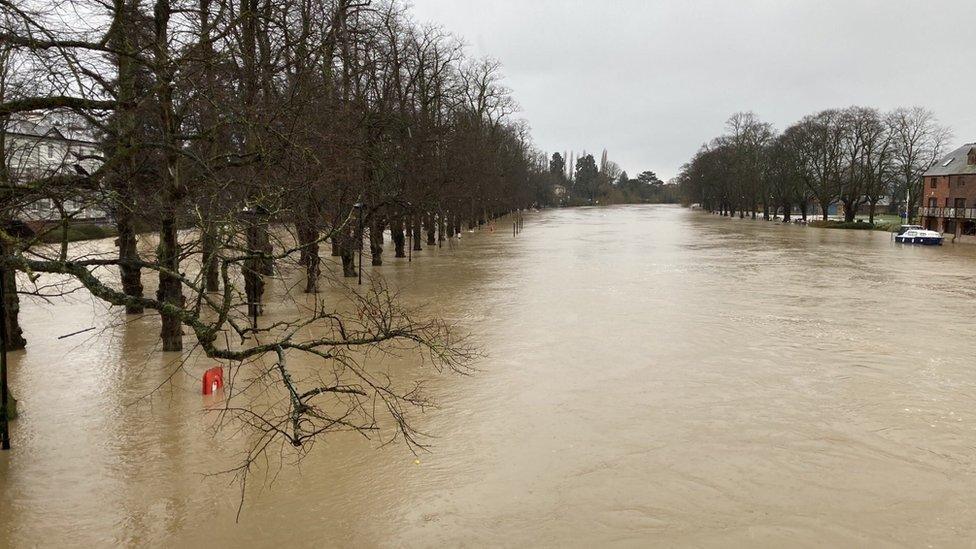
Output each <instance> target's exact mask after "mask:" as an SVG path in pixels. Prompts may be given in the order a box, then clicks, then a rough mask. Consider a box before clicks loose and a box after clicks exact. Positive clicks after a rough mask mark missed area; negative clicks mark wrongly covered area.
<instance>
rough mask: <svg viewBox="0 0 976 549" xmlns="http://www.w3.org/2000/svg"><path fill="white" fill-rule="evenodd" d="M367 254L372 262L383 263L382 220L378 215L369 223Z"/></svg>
mask: <svg viewBox="0 0 976 549" xmlns="http://www.w3.org/2000/svg"><path fill="white" fill-rule="evenodd" d="M369 254H370V257H371V260H372V264H373V265H376V266H379V265H382V264H383V220H382V219H380V218H379V217H376V218H374V219H373V221H372V222H371V223H370V224H369Z"/></svg>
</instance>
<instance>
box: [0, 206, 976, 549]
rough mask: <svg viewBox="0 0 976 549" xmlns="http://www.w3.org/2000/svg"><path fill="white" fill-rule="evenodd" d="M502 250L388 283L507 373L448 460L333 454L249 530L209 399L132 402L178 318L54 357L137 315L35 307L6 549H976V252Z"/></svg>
mask: <svg viewBox="0 0 976 549" xmlns="http://www.w3.org/2000/svg"><path fill="white" fill-rule="evenodd" d="M500 226H501V227H502V229H500V230H498V231H496V232H491V233H490V232H487V231H481V232H477V233H474V234H468V233H465V235H464V238H463V240H462V242H461V243H460V245H458V246H455V247H453V248H449V247H447V246H445V247H444V248H441V249H439V250H438V249H431V250H427V249H425V250H424V251H422V252H419V253H417V255H416V257H415V258H414V261H413V263H411V264H409V265H408V264H407V263H406V261H405V260H393V259H392V257H388V258H387V265H386V266H383V267H381V268H380V270H381V272H382V274H383V275H384V276H385V277H386V278H387V279H388V280H389V281H390V282H391V283H392V284H394V285H396V286H398V287H400V288H401V289H402V291H403V293H404V297H405V299H406V300H407V301H408V302H410V303H414V304H421V303H427V304H429V306H430V308H431V309H433V310H434V311H435V312H436V314H438V315H441V316H443V317H445V318H448V319H450V320H453V321H455V322H457V323H459V324H460V325H461V326H462V327H463V329H464V330H465V331H467V332H469V333H470V334H472V337H473V339H474V341H475V342H476V343H477V345H478V346H479V347H480V348H481V349H482V350H483V351H484V352H485V353H486V354H487V358H486V359H485V360H483V361H481V362H480V363H479V364H478V368H479V371H478V372H477V373H476V374H475V375H473V376H470V377H464V376H458V375H453V374H443V375H437V376H434V380H433V382H434V384H433V386H432V388H431V391H432V393H433V395H432V396H433V397H434V399H435V400H436V402H437V403H438V405H439V407H438V408H437V409H429V410H427V411H426V412H425V413H423V414H421V415H419V416H417V417H416V418H415V425H416V426H417V427H418V428H419V429H420V430H421V431H423V432H426V433H428V434H429V435H430V436H431V438H429V439H427V442H429V443H430V444H431V448H430V450H431V451H430V453H421V454H420V455H419V456H418V457H417V458H415V456H414V455H413V454H411V453H410V452H409V451H408V450H407V448H406V447H405V446H404V445H402V444H393V445H388V446H383V447H378V443H377V442H376V441H368V440H364V439H362V438H361V437H357V436H353V435H349V436H345V435H342V434H340V435H336V436H333V437H331V438H328V439H326V440H324V441H322V442H320V443H318V444H317V445H316V446H315V448H314V450H313V451H312V453H311V454H310V455H309V456H308V457H306V458H305V459H304V460H303V461H301V463H300V464H299V465H297V466H292V465H290V464H289V463H285V464H284V466H283V467H281V468H280V469H279V468H277V467H276V468H274V469H273V470H271V471H263V472H258V473H257V474H254V475H252V477H251V479H250V480H249V484H248V487H247V491H246V498H245V504H244V508H243V511H242V513H241V516H240V521H239V522H235V517H236V514H237V506H238V503H239V502H240V485H239V484H237V483H235V482H234V481H233V479H231V478H229V477H226V476H217V477H209V476H206V475H207V473H213V472H215V471H219V470H221V469H224V468H227V467H229V466H232V465H235V464H234V463H232V462H230V461H228V459H231V460H232V459H233V458H229V457H228V449H227V448H226V447H225V445H227V444H231V443H232V440H231V442H227V440H228V437H224V436H220V435H218V436H215V435H214V433H213V432H212V431H211V430H210V429H209V426H210V422H209V421H208V418H207V414H205V412H204V411H203V403H202V401H201V396H200V395H199V394H198V391H199V385H198V384H199V379H198V377H192V378H191V377H190V375H189V374H186V375H183V374H178V375H176V376H174V378H173V381H172V382H171V383H169V384H166V385H165V386H164V388H163V389H162V390H161V391H160V392H158V393H157V394H156V395H155V396H154V397H152V398H150V399H144V400H139V397H140V396H142V395H144V394H146V393H147V392H149V391H151V390H152V388H153V387H155V386H157V385H159V384H161V383H164V382H165V381H166V380H167V378H168V377H169V376H170V375H171V374H173V371H174V368H173V366H172V364H171V361H172V356H166V355H162V354H159V353H151V352H150V351H151V349H152V347H153V345H154V344H155V342H156V334H157V330H158V328H157V324H156V321H155V319H153V318H144V319H140V320H138V321H134V322H132V323H131V324H130V325H129V326H127V327H126V328H125V329H124V330H123V329H113V330H108V331H105V332H101V333H99V335H97V336H89V335H82V336H74V337H71V338H67V339H64V340H58V339H57V336H59V335H63V334H66V333H69V332H73V331H76V330H79V329H83V328H87V327H89V326H92V325H97V326H103V325H108V324H111V323H112V322H113V321H115V320H117V319H118V314H117V313H116V312H107V311H105V309H104V308H103V307H101V306H99V305H97V304H93V303H92V302H91V301H90V300H86V299H84V297H77V296H76V297H75V299H74V300H73V301H72V303H71V304H69V305H58V306H41V305H39V304H25V305H24V307H23V309H24V310H23V313H22V314H23V323H24V328H25V333H26V335H27V337H28V340H29V345H30V347H29V349H28V351H27V352H19V353H14V354H12V360H11V371H12V375H11V384H12V386H13V390H14V393H15V394H16V395H17V397H18V398H19V399H20V402H21V407H22V416H21V418H20V419H19V420H17V421H16V422H15V423H14V424H13V429H14V433H13V434H14V437H13V443H14V446H15V450H14V451H13V452H10V453H7V454H4V455H0V546H2V547H8V546H9V547H33V546H86V547H94V546H106V545H111V544H128V545H167V546H173V547H178V546H180V547H183V546H213V544H224V545H228V546H237V547H249V546H254V547H259V546H265V547H267V546H272V545H284V544H289V545H291V546H360V547H361V546H401V545H405V546H445V545H446V546H457V545H468V546H485V545H491V546H567V545H568V546H597V545H602V544H605V543H615V544H620V545H634V546H637V545H682V546H683V545H697V546H723V547H724V546H730V545H731V546H783V545H790V546H823V545H840V546H852V547H853V546H861V547H863V546H877V545H883V546H911V547H918V546H937V547H972V546H973V544H974V541H973V540H974V539H976V344H974V338H973V334H974V333H976V246H965V245H950V244H947V245H946V246H943V247H941V248H922V247H910V246H902V245H896V244H894V243H892V242H891V241H890V238H889V235H887V234H885V233H876V232H861V231H840V230H823V229H812V228H803V227H795V226H786V227H784V226H781V225H779V224H775V223H765V222H762V221H750V220H730V219H726V218H721V217H717V216H710V215H707V214H702V213H698V212H692V211H688V210H683V209H680V208H676V207H665V206H629V207H612V208H583V209H564V210H553V211H545V212H542V213H538V214H531V215H528V216H527V217H526V224H525V231H524V232H523V233H522V234H521V235H520V236H519V237H518V238H513V237H512V234H511V232H510V230H509V231H506V230H504V227H505V226H506V225H505V223H504V222H502V223H500ZM508 227H509V229H510V227H511V225H508ZM390 255H391V256H392V253H391V254H390ZM193 371H196V370H193ZM418 458H419V459H418ZM415 459H418V461H419V463H418V462H417V461H415Z"/></svg>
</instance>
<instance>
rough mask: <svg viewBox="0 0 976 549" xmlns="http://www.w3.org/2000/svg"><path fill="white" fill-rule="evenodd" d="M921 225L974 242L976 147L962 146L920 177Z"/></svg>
mask: <svg viewBox="0 0 976 549" xmlns="http://www.w3.org/2000/svg"><path fill="white" fill-rule="evenodd" d="M922 184H923V190H922V193H923V194H922V207H921V208H920V209H919V216H920V218H921V224H922V225H923V226H925V228H927V229H929V230H932V231H939V232H942V233H948V234H949V235H952V236H953V237H954V239H955V240H972V241H976V143H969V144H968V145H964V146H962V147H960V148H958V149H956V150H954V151H952V152H951V153H949V154H948V155H947V156H946V157H945V158H943V159H942V160H940V161H939V162H937V163H936V164H935V165H933V166H932V167H931V168H929V170H928V171H927V172H925V174H924V175H923V176H922Z"/></svg>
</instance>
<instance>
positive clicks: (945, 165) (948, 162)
mask: <svg viewBox="0 0 976 549" xmlns="http://www.w3.org/2000/svg"><path fill="white" fill-rule="evenodd" d="M974 148H976V143H967V144H965V145H963V146H962V147H959V148H958V149H956V150H954V151H952V152H951V153H949V154H947V155H946V156H945V157H944V158H943V159H942V160H939V161H938V162H936V163H935V164H933V165H932V167H931V168H929V169H928V171H926V172H925V173H924V174H922V175H925V176H940V175H965V174H976V164H970V163H969V153H970V151H972V150H973V149H974Z"/></svg>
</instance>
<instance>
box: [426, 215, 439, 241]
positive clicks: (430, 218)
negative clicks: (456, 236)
mask: <svg viewBox="0 0 976 549" xmlns="http://www.w3.org/2000/svg"><path fill="white" fill-rule="evenodd" d="M424 225H426V226H425V227H424V228H425V229H427V245H428V246H433V245H434V244H437V236H436V232H435V228H434V214H433V213H428V214H427V217H426V219H424Z"/></svg>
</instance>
